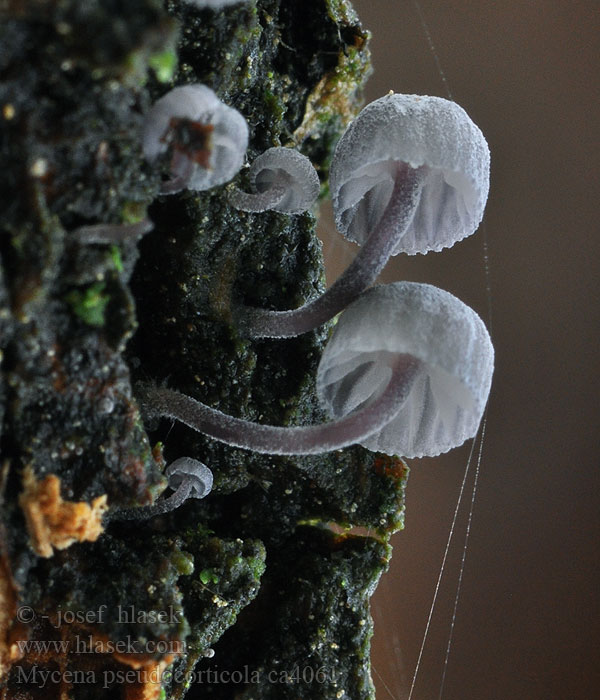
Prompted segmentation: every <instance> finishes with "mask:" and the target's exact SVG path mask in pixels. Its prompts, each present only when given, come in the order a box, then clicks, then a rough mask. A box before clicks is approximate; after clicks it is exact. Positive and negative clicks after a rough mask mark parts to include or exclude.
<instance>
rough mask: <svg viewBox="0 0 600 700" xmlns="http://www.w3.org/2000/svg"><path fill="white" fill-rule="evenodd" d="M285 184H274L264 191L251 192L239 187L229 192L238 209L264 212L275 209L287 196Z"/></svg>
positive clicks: (230, 198) (232, 202) (231, 200)
mask: <svg viewBox="0 0 600 700" xmlns="http://www.w3.org/2000/svg"><path fill="white" fill-rule="evenodd" d="M285 194H286V188H285V186H284V185H272V186H271V187H269V189H267V190H265V191H264V192H257V193H256V194H251V193H250V192H244V191H243V190H239V189H238V188H237V187H236V188H235V189H234V190H232V192H231V193H230V194H229V201H230V202H231V204H232V205H233V206H234V207H235V208H236V209H241V211H249V212H262V211H267V210H268V209H274V208H275V207H276V206H277V205H278V204H279V203H280V202H281V200H282V199H283V198H284V197H285Z"/></svg>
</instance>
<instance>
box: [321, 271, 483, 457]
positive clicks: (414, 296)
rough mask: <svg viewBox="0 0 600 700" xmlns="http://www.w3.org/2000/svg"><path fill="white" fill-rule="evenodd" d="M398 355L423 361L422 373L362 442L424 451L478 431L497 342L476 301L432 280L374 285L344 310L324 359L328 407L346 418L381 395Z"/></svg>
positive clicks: (390, 450)
mask: <svg viewBox="0 0 600 700" xmlns="http://www.w3.org/2000/svg"><path fill="white" fill-rule="evenodd" d="M397 354H407V355H410V356H412V357H414V358H415V359H416V360H418V361H419V363H420V369H419V372H418V375H417V377H416V379H415V380H414V384H413V386H412V389H411V391H410V394H409V396H408V398H407V400H406V402H405V403H404V405H403V406H402V408H401V410H400V412H399V413H398V415H397V416H396V417H395V418H394V419H393V420H392V421H391V422H390V423H388V424H387V425H386V426H385V428H384V429H383V430H382V431H381V432H380V433H378V434H374V435H371V436H370V437H369V438H367V439H366V440H364V441H362V442H361V444H362V445H363V446H364V447H367V448H368V449H370V450H375V451H380V452H386V453H387V454H397V455H401V456H403V457H423V456H434V455H437V454H440V453H442V452H447V451H448V450H450V449H452V448H453V447H457V446H458V445H461V444H462V443H463V442H464V441H465V440H467V439H468V438H471V437H474V435H475V434H476V433H477V429H478V427H479V423H480V421H481V417H482V415H483V411H484V408H485V405H486V402H487V397H488V394H489V391H490V384H491V380H492V373H493V366H494V349H493V347H492V342H491V340H490V337H489V334H488V332H487V330H486V328H485V325H484V324H483V321H482V320H481V319H480V318H479V316H478V315H477V314H476V313H475V312H474V311H473V310H472V309H471V308H469V307H468V306H466V305H465V304H463V302H461V301H460V300H459V299H457V298H456V297H455V296H453V295H452V294H449V293H448V292H445V291H443V290H441V289H438V288H437V287H433V286H431V285H427V284H417V283H413V282H397V283H395V284H388V285H382V286H378V287H372V288H371V289H369V290H368V291H367V292H365V293H364V294H363V295H362V296H361V297H360V298H359V299H358V300H357V301H355V302H354V303H353V304H351V305H350V306H349V307H348V308H347V309H346V310H345V311H344V312H343V314H342V315H341V316H340V318H339V321H338V323H337V325H336V327H335V329H334V332H333V334H332V336H331V339H330V341H329V343H328V344H327V346H326V348H325V351H324V353H323V356H322V358H321V362H320V364H319V370H318V375H317V392H318V394H319V398H320V400H321V403H322V405H323V406H324V408H325V409H326V410H327V411H328V413H329V414H330V415H331V416H332V417H333V418H341V417H343V416H346V415H348V414H349V413H351V412H352V411H354V410H355V409H356V408H358V407H359V406H361V405H362V404H363V403H365V402H366V401H367V400H369V399H370V398H371V397H376V396H378V395H379V394H380V393H381V392H382V391H383V389H384V388H385V386H386V385H387V383H388V381H389V378H390V376H391V370H390V362H391V361H392V359H393V357H394V356H395V355H397Z"/></svg>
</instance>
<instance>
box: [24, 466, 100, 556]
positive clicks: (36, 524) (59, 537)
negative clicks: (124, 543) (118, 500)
mask: <svg viewBox="0 0 600 700" xmlns="http://www.w3.org/2000/svg"><path fill="white" fill-rule="evenodd" d="M23 486H24V491H23V493H21V495H20V496H19V504H20V505H21V508H22V509H23V512H24V513H25V519H26V521H27V529H28V531H29V535H30V537H31V544H32V546H33V549H34V550H35V551H36V553H37V554H39V555H40V556H41V557H51V556H52V555H53V554H54V550H53V547H54V548H56V549H66V548H67V547H69V546H70V545H72V544H73V542H85V541H87V542H94V541H96V540H97V539H98V537H99V536H100V535H101V534H102V532H103V531H104V529H103V527H102V515H103V514H104V512H105V511H106V509H107V507H108V506H107V503H106V494H104V495H102V496H98V498H95V499H94V500H93V501H92V503H91V504H88V503H85V502H83V501H80V502H78V503H77V502H73V501H64V500H63V499H62V496H61V495H60V479H59V478H58V477H57V476H56V474H48V476H46V477H45V478H44V479H42V480H41V481H38V480H37V479H36V478H35V475H34V473H33V470H31V469H30V468H26V469H25V472H24V474H23Z"/></svg>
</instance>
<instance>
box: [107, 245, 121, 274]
mask: <svg viewBox="0 0 600 700" xmlns="http://www.w3.org/2000/svg"><path fill="white" fill-rule="evenodd" d="M110 257H111V259H112V261H113V265H114V266H115V270H116V271H117V272H123V270H124V268H123V259H122V257H121V251H120V249H119V246H117V245H111V247H110Z"/></svg>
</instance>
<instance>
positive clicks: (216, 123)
mask: <svg viewBox="0 0 600 700" xmlns="http://www.w3.org/2000/svg"><path fill="white" fill-rule="evenodd" d="M172 119H185V120H190V121H192V122H196V123H198V124H199V125H201V126H204V127H210V130H209V133H208V136H207V140H208V146H207V150H209V151H210V153H209V155H208V164H207V165H208V167H205V165H203V164H202V163H201V162H200V160H201V159H197V158H194V157H189V154H187V153H184V152H182V151H178V150H177V149H176V148H175V147H174V146H171V147H172V148H173V150H174V157H173V160H172V163H171V170H172V173H171V174H172V175H173V177H174V178H176V177H183V178H185V180H186V182H185V186H186V187H187V188H188V189H191V190H208V189H210V188H211V187H215V186H216V185H222V184H223V183H225V182H229V180H231V179H232V178H233V177H234V176H235V175H236V173H237V172H238V171H239V170H240V168H241V167H242V164H243V162H244V157H245V154H246V149H247V147H248V124H247V123H246V120H245V119H244V117H243V116H242V115H241V114H240V113H239V112H238V111H237V110H236V109H234V108H233V107H229V106H227V105H226V104H224V103H223V102H221V100H220V99H219V98H218V97H217V96H216V95H215V93H214V92H213V91H212V90H211V89H210V88H208V87H206V85H200V84H196V85H185V86H183V87H177V88H174V89H173V90H171V91H170V92H168V93H167V94H166V95H164V96H163V97H161V98H160V99H159V100H157V102H156V103H155V104H154V105H153V107H152V109H151V110H150V111H149V112H148V114H147V115H146V119H145V122H144V129H143V134H142V148H143V151H144V156H145V157H146V159H147V160H149V161H153V160H155V159H156V158H157V157H158V156H159V155H161V154H163V153H165V152H166V151H167V149H168V148H169V141H170V139H169V131H170V130H171V123H172V122H171V120H172Z"/></svg>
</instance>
